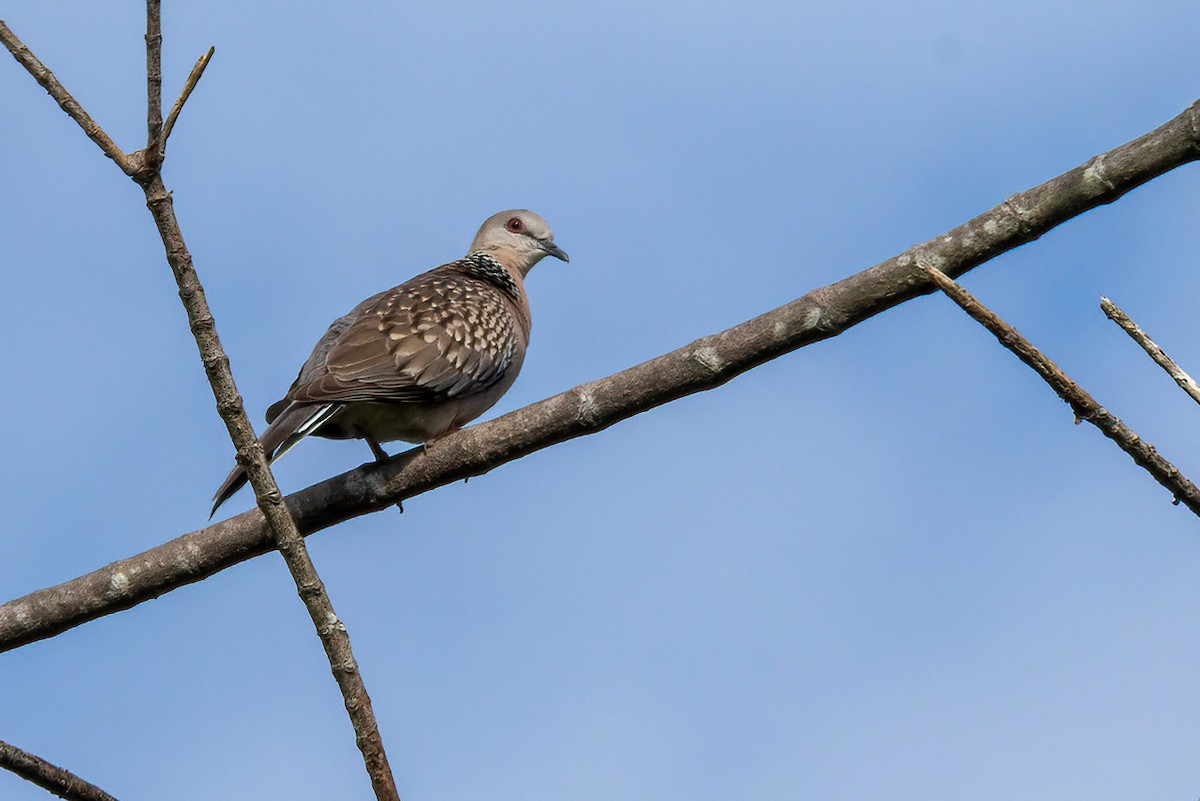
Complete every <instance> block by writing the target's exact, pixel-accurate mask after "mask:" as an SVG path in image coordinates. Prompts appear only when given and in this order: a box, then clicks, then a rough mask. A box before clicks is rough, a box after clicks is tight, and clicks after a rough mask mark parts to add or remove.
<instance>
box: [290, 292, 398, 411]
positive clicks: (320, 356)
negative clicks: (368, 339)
mask: <svg viewBox="0 0 1200 801" xmlns="http://www.w3.org/2000/svg"><path fill="white" fill-rule="evenodd" d="M393 291H394V290H393ZM386 294H388V293H387V292H380V293H378V294H376V295H372V296H371V297H369V298H367V299H366V300H364V301H363V302H362V303H360V304H358V305H357V306H355V307H354V308H353V309H351V310H350V311H349V312H347V313H346V314H344V315H342V316H341V317H339V318H337V319H336V320H334V321H333V322H332V323H331V324H330V326H329V330H328V331H326V332H325V333H324V335H322V336H321V338H320V339H319V340H317V344H316V345H315V346H313V350H312V353H311V354H309V357H308V359H307V360H306V361H305V362H304V366H303V367H301V368H300V373H299V375H297V376H296V380H295V381H293V382H292V386H291V387H290V388H289V389H288V392H287V395H285V396H283V397H282V398H280V399H279V400H277V401H275V402H274V403H272V404H271V405H270V406H269V407H267V415H266V417H267V423H273V422H275V418H277V417H279V415H280V413H282V412H283V410H284V409H286V408H287V407H288V405H289V404H291V402H292V392H294V391H295V389H296V388H297V387H299V386H303V385H304V384H307V383H308V382H310V381H312V380H314V379H316V378H319V377H320V376H322V375H324V373H325V358H326V357H327V356H328V355H329V351H330V349H331V348H332V347H333V346H334V345H335V344H336V343H337V340H338V337H340V336H341V335H342V334H343V333H345V331H346V329H347V328H349V327H350V326H351V325H352V324H353V323H354V322H356V321H357V320H359V319H360V318H362V316H363V315H364V314H365V313H367V312H368V311H370V310H371V309H372V308H374V306H375V304H376V303H378V302H379V301H380V299H382V298H383V296H384V295H386Z"/></svg>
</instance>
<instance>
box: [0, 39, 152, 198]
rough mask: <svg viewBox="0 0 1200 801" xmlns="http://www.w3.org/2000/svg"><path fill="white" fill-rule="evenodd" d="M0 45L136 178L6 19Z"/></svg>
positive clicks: (119, 152)
mask: <svg viewBox="0 0 1200 801" xmlns="http://www.w3.org/2000/svg"><path fill="white" fill-rule="evenodd" d="M0 43H3V44H4V46H5V47H6V48H8V52H10V53H12V55H13V58H15V59H16V60H17V61H18V62H19V63H20V64H21V66H22V67H24V68H25V69H26V70H28V71H29V74H30V75H32V76H33V79H34V80H35V81H37V82H38V83H39V84H41V86H42V88H43V89H45V90H46V91H47V92H48V93H49V94H50V97H52V98H54V101H55V102H56V103H58V105H59V107H61V108H62V110H63V111H65V112H67V116H69V117H70V118H71V119H73V120H75V122H77V123H78V124H79V127H80V128H82V129H83V132H84V133H85V134H87V137H88V139H91V140H92V141H93V142H95V143H96V144H97V145H99V146H100V149H101V150H103V151H104V155H106V156H108V157H109V158H110V159H112V160H113V161H114V162H116V164H117V166H118V167H120V168H121V171H122V172H124V173H125V174H126V175H133V173H134V172H135V171H136V169H135V167H134V164H133V163H132V162H131V161H130V159H129V157H128V156H126V155H125V153H124V152H123V151H122V150H121V148H119V147H117V143H116V142H114V141H113V140H112V139H110V138H109V136H108V134H106V133H105V132H104V129H103V128H101V127H100V126H99V125H98V124H97V123H96V121H95V120H93V119H92V118H91V117H89V116H88V113H87V112H86V111H84V110H83V106H81V105H79V103H78V102H77V101H76V100H75V98H73V97H71V93H70V92H68V91H67V89H66V87H64V86H63V85H62V84H61V83H59V82H58V78H55V77H54V73H53V72H51V71H50V70H48V69H46V65H45V64H43V63H42V62H40V61H38V59H37V56H35V55H34V54H33V53H32V52H30V50H29V48H28V47H26V46H25V44H24V43H23V42H22V41H21V40H20V39H18V38H17V36H16V34H14V33H13V32H12V31H11V30H9V28H8V26H7V25H5V24H4V20H0Z"/></svg>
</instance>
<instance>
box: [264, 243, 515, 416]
mask: <svg viewBox="0 0 1200 801" xmlns="http://www.w3.org/2000/svg"><path fill="white" fill-rule="evenodd" d="M452 266H453V265H449V266H448V267H452ZM356 311H357V312H358V314H357V315H356V316H355V318H354V319H353V320H351V321H349V322H348V323H347V324H345V325H344V326H343V327H342V328H341V330H340V332H338V333H336V334H334V333H333V328H331V329H330V332H329V333H327V334H326V336H327V337H329V336H330V335H332V339H331V341H330V342H329V343H328V347H327V349H326V350H325V352H324V353H322V354H320V355H319V354H318V352H317V350H314V353H313V357H310V359H309V363H308V364H306V365H305V369H304V370H302V371H301V374H300V376H299V378H297V380H296V383H295V384H294V385H293V386H292V388H291V390H289V391H288V394H287V398H286V400H288V401H299V402H327V401H339V402H346V401H393V402H395V401H409V402H436V401H441V400H447V399H451V398H456V397H466V396H469V395H472V394H475V393H478V392H482V391H484V390H486V389H487V388H488V387H490V386H492V385H493V384H495V383H496V382H497V381H499V380H500V379H501V378H502V377H503V376H504V374H505V372H506V371H507V370H508V368H509V367H510V366H511V365H512V363H513V361H514V357H515V356H516V354H517V350H518V348H521V347H523V346H524V344H525V343H524V342H523V341H522V340H523V332H522V331H521V329H520V326H519V324H518V320H517V316H516V314H515V312H514V308H513V303H512V301H511V300H510V299H509V298H508V297H507V296H506V295H505V294H504V293H503V292H502V291H501V290H500V289H498V288H497V287H496V286H495V285H494V284H493V283H491V282H488V281H486V280H482V279H480V278H477V277H474V276H470V275H465V274H463V273H461V272H458V271H456V270H454V269H448V268H446V267H442V268H438V269H437V270H432V271H430V272H428V273H425V274H423V275H419V276H417V277H416V278H413V279H412V280H411V281H408V282H406V283H404V284H402V285H400V286H398V287H396V288H395V289H392V290H390V291H388V292H385V293H383V294H382V295H379V296H376V297H375V298H372V299H371V300H370V301H367V302H366V303H364V304H363V305H362V306H360V307H359V309H358V310H356ZM352 315H354V313H353V312H352V313H351V315H348V317H349V316H352ZM343 319H345V318H343ZM338 322H339V323H340V322H342V321H340V320H339V321H338ZM336 325H337V323H335V326H336ZM324 343H325V340H324V339H323V340H322V343H319V344H318V350H319V349H320V348H321V346H322V344H324ZM314 360H317V361H319V363H318V364H313V362H314ZM310 366H311V367H312V369H309V368H310Z"/></svg>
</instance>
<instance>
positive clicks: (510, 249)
mask: <svg viewBox="0 0 1200 801" xmlns="http://www.w3.org/2000/svg"><path fill="white" fill-rule="evenodd" d="M480 250H482V251H483V252H485V253H489V254H491V255H492V256H494V257H495V258H496V260H497V261H499V262H500V263H501V264H503V265H504V266H505V267H508V268H509V269H513V270H516V271H517V272H519V273H520V274H521V275H526V274H527V273H528V272H529V270H530V269H531V268H532V267H533V265H535V264H537V263H538V262H539V261H541V260H542V259H543V258H544V257H546V256H553V257H554V258H556V259H562V260H563V261H570V260H571V259H570V258H569V257H568V256H567V254H566V251H564V250H563V249H562V248H560V247H559V246H558V245H556V244H554V232H553V231H551V230H550V226H549V225H547V224H546V221H545V220H543V219H542V218H541V217H540V216H539V215H537V214H534V213H533V212H532V211H529V210H527V209H510V210H509V211H501V212H497V213H496V214H493V215H492V216H491V217H488V218H487V219H486V220H484V221H483V225H481V226H479V233H477V234H475V239H474V241H472V242H471V250H470V252H471V253H474V252H476V251H480Z"/></svg>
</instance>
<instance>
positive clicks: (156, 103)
mask: <svg viewBox="0 0 1200 801" xmlns="http://www.w3.org/2000/svg"><path fill="white" fill-rule="evenodd" d="M160 2H161V0H147V2H146V95H147V102H146V125H147V137H146V148H145V150H144V151H141V152H140V153H136V154H134V156H135V158H131V157H127V156H125V155H124V154H123V153H122V152H121V151H120V149H119V148H117V147H116V145H115V144H113V143H112V141H111V140H110V139H109V138H108V137H107V136H106V135H104V136H102V137H101V136H99V135H93V134H92V133H91V132H89V136H92V138H93V141H96V142H97V144H99V145H100V147H101V148H102V149H105V148H109V149H111V151H112V152H110V150H109V149H105V152H106V153H109V155H110V158H113V160H114V161H116V162H117V163H118V164H119V165H121V167H122V169H123V170H125V172H126V173H127V174H129V175H130V176H131V177H132V178H133V180H134V181H136V182H137V183H138V185H139V186H141V187H142V190H143V191H144V192H145V196H146V206H147V207H148V208H149V209H150V213H151V214H152V215H153V216H154V222H155V224H156V226H157V227H158V232H159V235H160V236H161V238H162V241H163V247H164V248H165V249H166V254H167V262H168V263H169V264H170V266H171V270H172V272H173V273H174V275H175V280H176V283H177V285H178V287H179V297H180V299H181V300H182V301H183V305H184V308H185V310H186V311H187V316H188V322H189V324H190V326H191V330H192V335H193V336H194V338H195V340H196V346H197V348H198V349H199V351H200V358H201V361H202V362H203V364H204V370H205V373H206V374H207V376H208V381H209V384H210V385H211V387H212V391H213V395H214V396H215V398H216V401H217V410H218V412H219V413H220V415H221V419H222V420H224V422H225V426H226V428H227V429H228V431H229V435H230V437H231V439H232V440H233V443H234V446H235V447H236V448H237V451H238V459H239V461H240V462H241V463H242V464H244V465H245V467H246V471H247V474H248V475H249V479H250V485H251V487H252V488H253V489H254V495H255V498H256V500H257V502H258V506H259V509H260V510H261V512H262V514H263V517H264V519H265V521H266V524H267V527H268V529H269V530H270V531H271V533H272V538H273V540H274V543H275V545H276V547H277V548H278V550H279V552H280V553H281V554H282V555H283V558H284V560H285V561H286V562H287V566H288V569H289V570H290V571H291V574H292V578H293V580H294V581H295V583H296V589H297V592H298V594H299V595H300V598H301V600H303V602H304V605H305V608H306V609H307V610H308V613H309V616H310V617H311V618H312V621H313V625H314V627H315V628H316V630H317V634H318V636H319V637H320V638H321V643H322V645H323V646H324V648H325V653H326V656H327V657H328V659H329V665H330V669H331V670H332V672H333V675H334V678H335V679H336V681H337V684H338V687H339V689H340V690H341V692H342V698H343V701H344V702H345V706H346V711H347V713H348V714H349V716H350V720H351V722H352V724H353V726H354V731H355V735H356V736H355V740H356V742H357V743H358V746H359V749H360V750H361V752H362V755H363V760H364V762H365V764H366V767H367V773H368V774H369V776H370V779H371V784H372V787H373V788H374V790H375V795H376V797H377V798H378V799H379V801H399V799H398V795H397V792H396V784H395V780H394V779H393V778H392V772H391V768H390V767H389V766H388V761H387V755H386V753H385V752H384V750H383V743H382V739H381V737H380V735H379V728H378V725H377V724H376V722H375V715H374V712H373V710H372V708H371V699H370V696H369V695H368V694H367V690H366V686H365V684H364V683H363V679H362V675H361V673H360V671H359V669H358V664H357V662H356V661H355V659H354V654H353V652H352V650H351V648H350V638H349V635H348V634H347V632H346V628H345V626H344V625H343V624H342V622H341V620H339V619H338V617H337V614H336V613H335V612H334V609H333V605H332V604H331V603H330V600H329V597H328V595H327V593H326V592H325V587H324V584H323V583H322V581H321V579H320V576H318V574H317V572H316V568H315V567H314V566H313V563H312V560H311V559H310V558H309V556H308V551H307V549H306V548H305V546H304V539H303V537H301V535H300V532H299V531H298V530H297V528H296V524H295V522H294V521H293V520H292V517H291V515H290V514H289V513H288V510H287V507H286V506H285V505H284V503H283V500H282V496H281V494H280V492H279V487H278V486H277V485H276V483H275V479H274V477H273V476H272V475H271V470H270V467H269V466H268V464H267V460H266V456H265V454H264V453H263V449H262V445H261V444H260V443H259V441H258V438H257V437H256V436H255V434H254V429H253V428H252V427H251V426H250V422H249V420H247V419H246V413H245V410H244V409H243V408H242V399H241V396H240V395H239V394H238V391H237V386H236V385H235V384H234V380H233V374H232V372H231V371H230V369H229V359H228V358H227V357H226V355H225V351H224V349H223V348H222V347H221V342H220V339H219V338H218V336H217V330H216V325H215V323H214V320H213V316H212V312H211V311H210V310H209V307H208V301H207V300H206V299H205V296H204V289H203V287H202V286H201V284H200V280H199V278H198V277H197V275H196V271H195V269H194V267H193V265H192V257H191V254H190V253H189V252H188V249H187V245H186V244H185V242H184V239H183V234H182V232H181V230H180V227H179V221H178V220H177V219H176V217H175V210H174V205H173V202H172V199H171V193H170V192H168V191H167V188H166V186H165V185H164V183H163V180H162V174H161V163H162V154H163V146H164V144H165V138H166V134H167V133H169V131H168V130H167V129H166V128H164V126H163V121H162V69H161V65H162V26H161V19H160V10H161V9H160ZM0 28H2V30H0V38H2V40H3V42H4V44H5V46H6V47H7V48H8V49H9V51H10V52H12V53H13V55H14V57H16V58H17V60H18V61H19V62H20V63H21V64H22V65H24V66H25V67H26V69H27V70H29V71H30V73H31V74H32V75H33V76H34V78H36V79H38V82H39V83H41V84H42V85H43V86H45V87H46V88H47V91H49V92H50V94H51V95H52V96H54V97H55V99H56V100H58V101H59V105H61V106H62V107H63V108H64V110H66V111H67V113H68V114H71V115H72V117H74V118H75V119H76V121H78V122H79V123H80V125H81V126H82V127H83V128H84V130H85V131H89V127H88V125H86V124H85V123H84V121H85V120H86V121H87V122H90V120H91V118H90V117H88V116H87V114H86V112H84V111H83V109H82V108H81V107H80V106H79V104H78V103H76V102H75V101H74V100H73V99H72V98H71V97H70V95H69V94H68V93H67V91H66V89H65V88H63V87H62V85H61V84H60V83H59V82H58V81H57V80H56V79H55V78H54V76H53V75H52V74H51V73H50V71H49V70H47V69H46V68H45V67H44V65H42V64H41V62H40V61H38V60H37V59H36V58H35V57H34V56H33V54H32V53H31V52H30V51H29V49H28V48H27V47H25V45H24V44H23V43H22V42H21V41H20V40H19V39H18V38H17V37H16V35H15V34H13V33H12V32H11V31H10V30H9V29H8V28H7V27H6V26H3V24H2V23H0ZM211 54H212V51H211V50H210V51H209V54H208V56H206V57H204V58H202V59H201V61H200V62H199V63H197V65H196V67H194V68H193V69H192V74H191V75H190V76H189V78H188V81H187V82H186V83H185V84H184V91H183V93H182V94H181V95H180V99H179V100H178V101H177V102H176V105H175V108H174V109H173V110H172V115H171V116H170V117H169V118H168V122H169V124H170V125H171V126H172V127H173V126H174V122H175V118H177V117H178V110H179V109H180V108H182V106H183V103H184V102H185V101H186V100H187V96H188V95H189V94H190V93H191V91H192V89H193V88H194V87H195V84H196V82H197V81H198V80H199V79H200V75H201V74H202V73H203V71H204V67H205V66H206V65H207V63H208V57H210V56H211ZM92 126H93V127H95V128H96V130H98V126H94V123H93V124H92ZM99 133H100V134H103V132H102V131H100V132H99Z"/></svg>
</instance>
